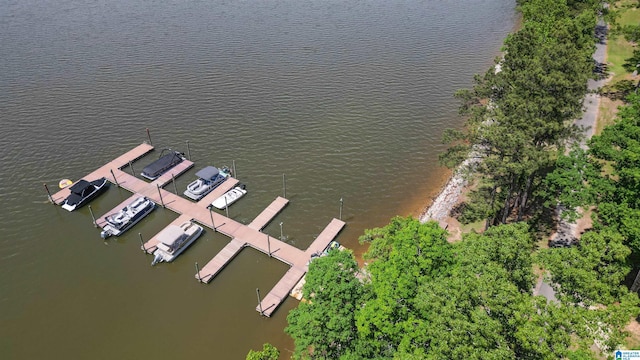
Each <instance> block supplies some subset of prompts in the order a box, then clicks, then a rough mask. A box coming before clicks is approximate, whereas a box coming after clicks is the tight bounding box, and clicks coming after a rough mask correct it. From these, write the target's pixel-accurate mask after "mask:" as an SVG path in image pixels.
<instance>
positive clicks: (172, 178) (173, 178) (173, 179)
mask: <svg viewBox="0 0 640 360" xmlns="http://www.w3.org/2000/svg"><path fill="white" fill-rule="evenodd" d="M171 181H173V190H175V193H176V195H178V187H177V186H176V177H175V176H173V173H171Z"/></svg>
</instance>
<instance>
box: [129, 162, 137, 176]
mask: <svg viewBox="0 0 640 360" xmlns="http://www.w3.org/2000/svg"><path fill="white" fill-rule="evenodd" d="M129 169H131V176H136V172H135V171H134V170H133V164H132V163H131V161H129Z"/></svg>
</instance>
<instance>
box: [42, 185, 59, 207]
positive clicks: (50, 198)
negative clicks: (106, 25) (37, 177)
mask: <svg viewBox="0 0 640 360" xmlns="http://www.w3.org/2000/svg"><path fill="white" fill-rule="evenodd" d="M43 185H44V189H45V190H47V199H49V202H51V203H52V204H54V205H55V204H56V203H55V202H54V201H53V197H52V196H51V193H50V192H49V187H48V186H47V184H46V183H43Z"/></svg>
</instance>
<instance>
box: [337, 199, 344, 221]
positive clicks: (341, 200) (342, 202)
mask: <svg viewBox="0 0 640 360" xmlns="http://www.w3.org/2000/svg"><path fill="white" fill-rule="evenodd" d="M343 204H344V200H343V199H342V198H340V217H339V218H338V219H340V220H342V205H343Z"/></svg>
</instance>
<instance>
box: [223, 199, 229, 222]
mask: <svg viewBox="0 0 640 360" xmlns="http://www.w3.org/2000/svg"><path fill="white" fill-rule="evenodd" d="M224 210H225V211H226V212H227V217H229V202H228V200H227V197H226V196H225V197H224Z"/></svg>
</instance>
